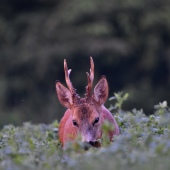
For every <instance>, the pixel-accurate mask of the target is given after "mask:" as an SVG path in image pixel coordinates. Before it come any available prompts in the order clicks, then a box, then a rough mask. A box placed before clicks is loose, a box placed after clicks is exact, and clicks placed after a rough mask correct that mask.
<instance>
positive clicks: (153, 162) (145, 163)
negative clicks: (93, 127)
mask: <svg viewBox="0 0 170 170" xmlns="http://www.w3.org/2000/svg"><path fill="white" fill-rule="evenodd" d="M127 97H128V95H127V94H125V95H123V94H122V93H116V94H115V96H114V98H111V99H116V102H115V106H114V107H113V106H111V107H110V110H112V111H113V112H115V113H114V117H115V119H116V120H117V122H118V124H119V127H120V132H121V135H120V136H117V137H114V142H113V143H111V144H107V137H106V136H107V132H108V130H109V129H110V128H112V127H110V125H109V124H108V123H106V124H105V125H104V126H103V127H102V128H103V131H104V132H105V133H104V134H105V135H104V136H103V138H102V140H101V142H102V144H103V146H102V147H101V148H98V149H96V148H92V147H89V146H88V145H87V144H86V143H82V142H81V141H80V140H79V138H78V139H77V140H76V141H74V142H68V143H67V145H66V148H65V149H64V150H63V149H62V148H61V144H60V142H59V140H58V122H57V121H55V122H53V123H52V124H50V125H45V124H39V125H33V124H31V123H29V122H27V123H24V124H23V126H19V127H15V126H13V125H5V126H4V128H3V129H2V130H1V131H0V169H3V170H4V169H5V170H9V169H12V170H22V169H24V170H31V169H32V170H35V169H37V170H48V169H50V170H60V169H70V170H71V169H75V170H76V169H77V170H78V169H82V170H85V169H88V170H90V169H96V170H100V169H101V170H103V169H107V170H112V169H121V170H123V169H127V170H128V169H129V170H136V169H138V170H143V169H146V170H147V169H155V170H160V169H169V168H170V164H169V158H170V108H169V107H168V106H167V102H166V101H164V102H162V103H159V104H158V105H155V106H154V107H155V113H154V114H153V115H150V116H149V117H147V116H146V115H145V114H144V113H143V111H142V109H141V110H136V109H133V110H132V111H126V112H125V111H123V110H121V108H122V103H123V101H124V100H125V99H127ZM88 148H89V149H88ZM87 149H88V150H87Z"/></svg>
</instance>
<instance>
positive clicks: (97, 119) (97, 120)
mask: <svg viewBox="0 0 170 170" xmlns="http://www.w3.org/2000/svg"><path fill="white" fill-rule="evenodd" d="M98 122H99V117H98V118H96V119H95V121H94V123H93V126H94V124H96V123H98Z"/></svg>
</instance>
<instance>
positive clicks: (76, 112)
mask: <svg viewBox="0 0 170 170" xmlns="http://www.w3.org/2000/svg"><path fill="white" fill-rule="evenodd" d="M72 117H73V119H75V120H78V121H84V120H86V121H90V122H91V121H94V119H95V118H97V117H99V112H98V111H97V110H96V108H95V107H94V105H91V104H83V105H79V106H77V107H75V108H74V109H73V115H72Z"/></svg>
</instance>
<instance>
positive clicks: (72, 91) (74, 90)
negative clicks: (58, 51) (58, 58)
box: [64, 59, 76, 95]
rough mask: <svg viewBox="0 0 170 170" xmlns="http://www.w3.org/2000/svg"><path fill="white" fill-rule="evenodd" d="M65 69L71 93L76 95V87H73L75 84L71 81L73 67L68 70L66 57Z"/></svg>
mask: <svg viewBox="0 0 170 170" xmlns="http://www.w3.org/2000/svg"><path fill="white" fill-rule="evenodd" d="M64 71H65V79H66V84H67V86H68V88H69V90H70V92H71V94H72V95H74V94H76V89H75V88H74V87H73V85H72V83H71V81H70V78H69V76H70V73H71V69H69V70H68V67H67V62H66V59H64Z"/></svg>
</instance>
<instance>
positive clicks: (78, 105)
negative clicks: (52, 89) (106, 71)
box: [56, 58, 109, 145]
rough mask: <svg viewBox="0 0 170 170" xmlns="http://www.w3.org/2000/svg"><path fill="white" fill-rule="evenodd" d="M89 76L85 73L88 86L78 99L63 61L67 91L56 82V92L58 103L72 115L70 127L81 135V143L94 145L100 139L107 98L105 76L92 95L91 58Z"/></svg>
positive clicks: (92, 73)
mask: <svg viewBox="0 0 170 170" xmlns="http://www.w3.org/2000/svg"><path fill="white" fill-rule="evenodd" d="M90 61H91V69H90V75H89V74H88V73H87V78H88V86H87V87H86V94H85V98H80V97H79V95H78V94H76V90H75V89H74V88H73V86H72V83H71V81H70V79H69V74H70V72H71V70H68V68H67V64H66V60H65V61H64V69H65V78H66V83H67V85H68V87H69V90H68V89H67V88H66V87H65V86H63V85H62V84H61V83H60V82H59V81H57V82H56V91H57V95H58V98H59V101H60V103H61V104H62V105H63V106H65V107H66V108H68V109H70V111H71V115H72V126H73V128H75V131H76V132H77V133H78V132H79V133H80V134H81V136H82V141H86V142H89V143H90V144H91V145H94V141H95V140H96V139H98V138H100V137H101V117H100V116H101V112H102V105H103V104H104V102H105V101H106V100H107V97H108V91H109V87H108V82H107V80H106V77H105V76H102V77H101V79H100V80H99V82H98V83H97V85H96V86H95V88H94V93H93V95H92V85H93V78H94V64H93V60H92V58H90Z"/></svg>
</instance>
